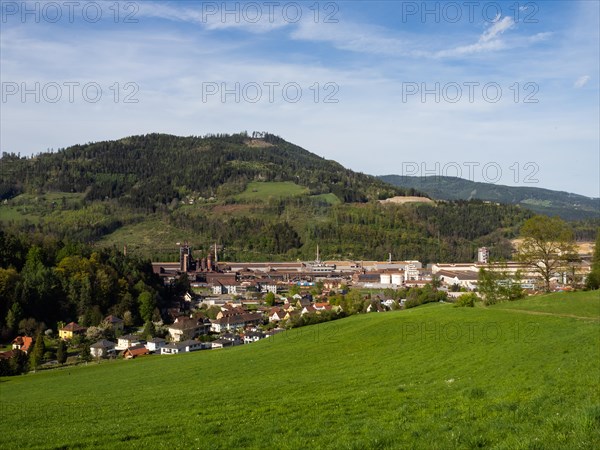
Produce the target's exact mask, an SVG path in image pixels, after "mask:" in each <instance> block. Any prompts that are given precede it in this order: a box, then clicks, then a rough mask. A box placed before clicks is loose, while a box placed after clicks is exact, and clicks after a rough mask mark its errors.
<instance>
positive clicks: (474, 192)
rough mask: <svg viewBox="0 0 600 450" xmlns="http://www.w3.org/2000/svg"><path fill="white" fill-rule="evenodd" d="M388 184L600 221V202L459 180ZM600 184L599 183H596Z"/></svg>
mask: <svg viewBox="0 0 600 450" xmlns="http://www.w3.org/2000/svg"><path fill="white" fill-rule="evenodd" d="M378 178H379V179H381V180H383V181H385V182H386V183H390V184H393V185H394V186H399V187H402V188H405V189H416V190H419V191H421V192H425V193H427V194H428V195H429V196H431V198H435V199H440V200H471V199H478V200H485V201H491V202H499V203H507V204H511V205H521V206H523V207H524V208H527V209H530V210H532V211H534V212H536V213H539V214H546V215H558V216H560V217H562V218H563V219H566V220H578V219H593V218H599V217H600V199H599V198H590V197H585V196H583V195H577V194H571V193H568V192H561V191H552V190H549V189H541V188H536V187H519V186H503V185H498V184H492V183H479V182H474V181H469V180H465V179H462V178H456V177H442V176H432V177H410V176H400V175H384V176H380V177H378ZM596 182H597V180H596Z"/></svg>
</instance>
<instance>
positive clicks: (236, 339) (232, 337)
mask: <svg viewBox="0 0 600 450" xmlns="http://www.w3.org/2000/svg"><path fill="white" fill-rule="evenodd" d="M221 339H225V340H226V341H230V342H232V343H233V345H241V344H243V343H244V342H243V340H242V338H241V337H240V336H239V335H237V334H233V333H225V334H223V335H222V336H221Z"/></svg>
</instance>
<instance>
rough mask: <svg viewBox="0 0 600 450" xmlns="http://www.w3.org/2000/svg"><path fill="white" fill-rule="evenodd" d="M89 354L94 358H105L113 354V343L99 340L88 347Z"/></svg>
mask: <svg viewBox="0 0 600 450" xmlns="http://www.w3.org/2000/svg"><path fill="white" fill-rule="evenodd" d="M90 353H91V354H92V356H93V357H94V358H106V357H108V356H111V355H114V354H115V343H114V342H110V341H107V340H106V339H101V340H99V341H98V342H96V343H94V344H92V345H90Z"/></svg>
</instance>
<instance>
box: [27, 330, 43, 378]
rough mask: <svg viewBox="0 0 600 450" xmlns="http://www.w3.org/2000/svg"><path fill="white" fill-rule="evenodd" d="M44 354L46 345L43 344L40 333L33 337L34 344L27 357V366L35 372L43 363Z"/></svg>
mask: <svg viewBox="0 0 600 450" xmlns="http://www.w3.org/2000/svg"><path fill="white" fill-rule="evenodd" d="M45 352H46V344H45V342H44V336H43V335H42V333H38V334H37V335H36V337H35V344H34V345H33V350H32V351H31V354H30V355H29V365H30V367H31V368H32V369H33V370H35V369H36V368H37V367H38V366H39V365H40V364H41V363H42V361H43V359H44V353H45Z"/></svg>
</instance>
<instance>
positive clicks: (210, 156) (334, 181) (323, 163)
mask: <svg viewBox="0 0 600 450" xmlns="http://www.w3.org/2000/svg"><path fill="white" fill-rule="evenodd" d="M2 165H3V174H2V182H1V183H0V186H1V190H0V199H4V198H10V197H13V196H14V195H15V194H18V193H22V192H34V191H35V192H54V191H57V192H79V193H83V194H85V199H86V200H103V199H106V198H109V199H111V198H115V199H118V200H119V203H121V204H124V205H131V206H134V207H143V208H146V209H155V208H157V207H160V206H161V205H163V204H169V203H171V202H172V201H173V200H182V199H184V198H185V197H186V196H191V197H195V198H198V197H200V198H210V197H222V196H226V195H230V194H233V193H240V192H242V191H243V190H244V189H245V187H246V184H247V183H248V182H249V181H253V180H256V181H291V182H294V183H297V184H299V185H301V186H305V187H307V188H308V189H309V190H310V192H311V194H314V195H316V194H327V193H333V194H334V195H336V196H337V197H339V198H340V200H342V201H344V202H365V201H368V200H369V199H379V198H387V197H389V196H392V195H402V194H403V193H404V192H405V190H404V189H401V188H393V187H391V186H389V185H387V184H385V183H383V182H381V181H379V180H377V179H376V178H375V177H371V176H368V175H363V174H359V173H356V172H353V171H351V170H347V169H345V168H344V167H342V166H341V165H340V164H338V163H336V162H334V161H329V160H325V159H324V158H321V157H319V156H317V155H315V154H313V153H310V152H308V151H306V150H304V149H302V148H300V147H298V146H295V145H293V144H291V143H289V142H286V141H284V140H283V139H281V138H279V137H277V136H273V135H266V136H265V138H264V139H260V140H256V139H250V138H248V136H247V135H244V134H238V135H223V136H214V137H213V136H209V137H204V138H201V137H177V136H171V135H164V134H149V135H145V136H131V137H128V138H124V139H120V140H117V141H105V142H97V143H91V144H86V145H76V146H73V147H69V148H67V149H64V150H61V151H58V152H55V153H43V154H41V155H38V156H37V157H35V158H32V159H19V158H15V157H14V155H13V157H12V158H11V157H8V156H5V157H4V158H3V159H2Z"/></svg>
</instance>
